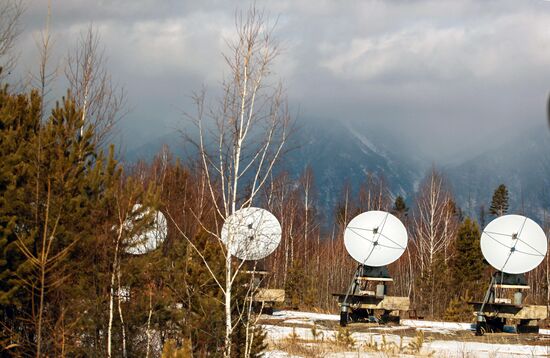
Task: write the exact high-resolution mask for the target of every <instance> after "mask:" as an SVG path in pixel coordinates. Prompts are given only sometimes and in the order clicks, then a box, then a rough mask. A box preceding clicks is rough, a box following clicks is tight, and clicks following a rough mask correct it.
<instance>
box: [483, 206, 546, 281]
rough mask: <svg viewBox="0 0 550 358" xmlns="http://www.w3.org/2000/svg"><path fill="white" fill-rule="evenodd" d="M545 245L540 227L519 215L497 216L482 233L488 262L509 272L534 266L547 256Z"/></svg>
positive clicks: (524, 270)
mask: <svg viewBox="0 0 550 358" xmlns="http://www.w3.org/2000/svg"><path fill="white" fill-rule="evenodd" d="M547 246H548V244H547V242H546V235H545V234H544V231H543V230H542V228H541V227H540V226H539V225H538V224H537V223H536V222H534V221H533V220H531V219H529V218H526V217H525V216H521V215H504V216H501V217H498V218H496V219H495V220H493V221H491V222H490V223H489V224H488V225H487V226H486V227H485V230H483V233H482V234H481V252H482V253H483V256H484V257H485V259H486V260H487V262H489V264H491V266H493V267H494V268H496V269H497V270H499V271H502V272H506V273H510V274H520V273H524V272H527V271H531V270H532V269H534V268H535V267H537V266H538V265H539V264H540V263H541V262H542V260H543V259H544V256H546V250H547V249H548V247H547Z"/></svg>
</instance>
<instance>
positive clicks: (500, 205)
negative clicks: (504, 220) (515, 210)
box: [489, 184, 508, 216]
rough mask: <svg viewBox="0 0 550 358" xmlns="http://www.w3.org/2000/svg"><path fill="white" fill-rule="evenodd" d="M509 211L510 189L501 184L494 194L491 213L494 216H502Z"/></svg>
mask: <svg viewBox="0 0 550 358" xmlns="http://www.w3.org/2000/svg"><path fill="white" fill-rule="evenodd" d="M507 212H508V189H507V188H506V185H504V184H500V185H499V186H498V188H496V190H495V192H494V194H493V200H492V201H491V207H490V208H489V213H491V215H494V216H502V215H504V214H506V213H507Z"/></svg>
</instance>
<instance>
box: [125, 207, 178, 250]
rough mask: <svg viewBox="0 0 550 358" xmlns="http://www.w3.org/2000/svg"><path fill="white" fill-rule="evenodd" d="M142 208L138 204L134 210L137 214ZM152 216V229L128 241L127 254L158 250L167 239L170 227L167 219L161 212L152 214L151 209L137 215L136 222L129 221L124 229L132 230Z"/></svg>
mask: <svg viewBox="0 0 550 358" xmlns="http://www.w3.org/2000/svg"><path fill="white" fill-rule="evenodd" d="M141 208H142V205H141V204H136V205H134V208H133V209H132V210H133V212H136V211H139V210H141ZM151 214H153V215H154V218H153V223H152V225H151V227H149V228H148V229H146V230H145V231H143V232H140V233H139V234H137V235H135V236H133V237H131V238H130V239H128V241H127V246H126V249H125V251H126V253H128V254H131V255H143V254H146V253H148V252H151V251H153V250H156V249H157V248H158V247H159V246H160V245H161V244H162V243H163V242H164V240H165V239H166V236H167V235H168V225H167V222H166V217H165V216H164V214H163V213H162V212H160V211H155V212H153V213H152V212H151V210H150V209H145V210H143V211H142V212H141V213H140V214H138V215H136V217H135V218H134V220H127V221H126V222H125V223H124V228H125V229H126V230H132V229H133V227H134V223H136V222H138V221H140V220H143V219H144V218H145V217H149V215H151Z"/></svg>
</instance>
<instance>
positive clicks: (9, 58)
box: [0, 0, 23, 80]
mask: <svg viewBox="0 0 550 358" xmlns="http://www.w3.org/2000/svg"><path fill="white" fill-rule="evenodd" d="M22 14H23V3H22V1H21V0H4V1H2V3H0V68H2V71H1V72H0V80H1V79H3V78H5V77H6V76H7V75H9V73H10V72H11V70H12V69H13V68H14V67H15V64H16V62H17V55H16V54H15V53H14V52H13V50H14V47H15V41H16V40H17V36H19V34H20V32H21V30H20V28H19V19H20V17H21V15H22Z"/></svg>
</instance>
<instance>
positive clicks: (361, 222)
mask: <svg viewBox="0 0 550 358" xmlns="http://www.w3.org/2000/svg"><path fill="white" fill-rule="evenodd" d="M344 244H345V246H346V250H347V251H348V253H349V254H350V256H351V257H353V259H354V260H355V261H357V262H359V263H360V264H363V265H367V266H375V267H376V266H385V265H388V264H390V263H392V262H394V261H395V260H397V259H398V258H399V257H400V256H401V255H402V254H403V252H405V249H406V248H407V229H405V225H403V223H402V222H401V220H399V219H398V218H396V217H395V216H393V215H392V214H390V213H388V212H385V211H367V212H364V213H362V214H359V215H357V216H356V217H354V218H353V219H352V220H351V221H350V222H349V224H348V226H346V230H345V231H344Z"/></svg>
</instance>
